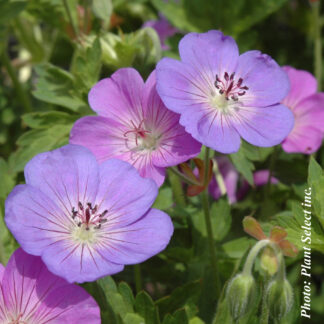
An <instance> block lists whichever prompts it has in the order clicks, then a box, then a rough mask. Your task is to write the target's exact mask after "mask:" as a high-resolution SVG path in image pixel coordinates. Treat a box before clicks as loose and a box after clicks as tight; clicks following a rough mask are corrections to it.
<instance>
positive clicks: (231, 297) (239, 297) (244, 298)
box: [226, 273, 255, 321]
mask: <svg viewBox="0 0 324 324" xmlns="http://www.w3.org/2000/svg"><path fill="white" fill-rule="evenodd" d="M254 294H255V280H254V278H253V277H252V276H251V275H245V274H242V273H240V274H238V275H236V276H235V277H234V278H233V279H232V281H231V282H230V283H229V285H228V288H227V291H226V300H227V303H228V305H229V309H230V313H231V315H232V317H233V319H234V320H235V321H236V320H238V319H239V318H241V317H242V316H244V315H245V314H246V313H247V312H248V311H249V309H250V306H251V305H252V303H253V299H254Z"/></svg>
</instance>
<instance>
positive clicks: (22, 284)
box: [3, 249, 100, 324]
mask: <svg viewBox="0 0 324 324" xmlns="http://www.w3.org/2000/svg"><path fill="white" fill-rule="evenodd" d="M3 290H4V291H5V294H4V295H5V299H6V306H7V308H8V310H9V312H10V311H12V313H14V314H17V313H20V314H21V315H22V321H23V320H24V319H26V318H29V317H30V321H31V322H33V323H45V322H46V323H47V322H51V323H57V324H58V323H60V324H61V323H62V324H74V323H75V324H76V323H81V322H82V323H84V322H87V323H93V324H95V323H98V324H99V323H100V310H99V307H98V305H97V303H96V302H95V301H94V299H93V298H92V297H91V296H90V295H89V294H88V293H86V291H85V290H83V288H81V287H78V286H76V285H71V284H68V283H67V282H66V281H65V280H63V279H61V278H59V277H57V276H55V275H53V274H52V273H50V272H49V271H48V270H47V268H46V266H45V265H44V263H43V262H42V261H41V259H40V258H39V257H35V256H31V255H28V254H27V253H25V252H24V251H23V250H22V249H18V250H17V251H16V252H14V254H13V255H12V256H11V258H10V260H9V262H8V265H7V267H6V270H5V273H4V277H3Z"/></svg>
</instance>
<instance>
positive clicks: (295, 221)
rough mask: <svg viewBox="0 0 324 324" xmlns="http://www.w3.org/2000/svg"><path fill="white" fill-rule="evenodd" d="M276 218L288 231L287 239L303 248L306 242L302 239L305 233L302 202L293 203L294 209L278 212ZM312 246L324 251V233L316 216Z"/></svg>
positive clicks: (313, 223)
mask: <svg viewBox="0 0 324 324" xmlns="http://www.w3.org/2000/svg"><path fill="white" fill-rule="evenodd" d="M275 218H276V219H277V221H278V224H279V225H280V226H282V227H283V228H284V229H285V230H286V232H287V234H288V235H287V240H288V241H289V242H291V243H293V244H294V245H295V246H296V247H297V248H298V249H299V250H302V249H303V247H304V245H305V243H303V242H302V241H301V239H302V236H303V235H305V234H304V229H302V226H305V224H304V211H303V208H302V207H301V206H300V203H297V202H295V203H293V204H292V211H285V212H281V213H279V214H277V215H276V216H275ZM311 240H312V241H311V245H310V247H311V248H312V249H314V250H316V251H318V252H321V253H324V235H323V231H322V229H321V228H320V226H319V224H318V222H317V221H316V218H314V219H312V237H311Z"/></svg>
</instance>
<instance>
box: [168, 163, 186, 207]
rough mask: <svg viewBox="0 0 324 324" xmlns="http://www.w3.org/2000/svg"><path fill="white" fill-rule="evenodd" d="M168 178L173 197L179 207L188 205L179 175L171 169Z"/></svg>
mask: <svg viewBox="0 0 324 324" xmlns="http://www.w3.org/2000/svg"><path fill="white" fill-rule="evenodd" d="M168 176H169V180H170V184H171V188H172V192H173V197H174V200H175V202H176V204H177V205H179V206H185V205H186V197H185V194H184V191H183V187H182V183H181V180H180V178H179V177H178V175H177V174H175V173H172V171H171V170H170V168H169V169H168Z"/></svg>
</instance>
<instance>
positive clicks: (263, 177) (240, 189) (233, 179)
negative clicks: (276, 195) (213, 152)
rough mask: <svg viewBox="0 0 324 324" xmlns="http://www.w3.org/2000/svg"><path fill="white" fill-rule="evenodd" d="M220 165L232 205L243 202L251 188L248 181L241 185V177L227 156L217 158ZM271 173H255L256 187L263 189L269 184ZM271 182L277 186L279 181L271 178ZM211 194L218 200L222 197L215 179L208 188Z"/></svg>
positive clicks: (259, 171)
mask: <svg viewBox="0 0 324 324" xmlns="http://www.w3.org/2000/svg"><path fill="white" fill-rule="evenodd" d="M216 161H217V164H218V168H219V172H220V173H221V175H222V177H223V179H224V184H225V187H226V194H227V197H228V201H229V203H231V204H234V203H236V202H237V201H240V200H242V199H243V198H244V197H245V196H246V194H247V193H248V191H249V190H250V188H251V186H250V185H249V183H248V182H247V181H246V180H243V182H242V184H241V185H239V182H240V181H239V180H240V176H239V173H238V171H237V170H236V169H235V167H234V165H233V164H232V163H231V161H230V159H229V158H228V157H226V156H220V157H216ZM269 175H270V171H269V170H258V171H256V172H254V173H253V182H254V185H255V186H256V187H262V186H264V185H266V184H267V183H268V179H269ZM270 182H271V183H272V184H277V183H278V182H279V180H278V179H277V178H275V177H273V176H272V177H271V179H270ZM208 190H209V193H210V194H211V196H212V197H213V198H214V199H215V200H218V199H219V198H220V197H221V191H220V188H219V186H218V183H217V180H216V178H215V177H213V178H212V180H211V181H210V184H209V186H208Z"/></svg>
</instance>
